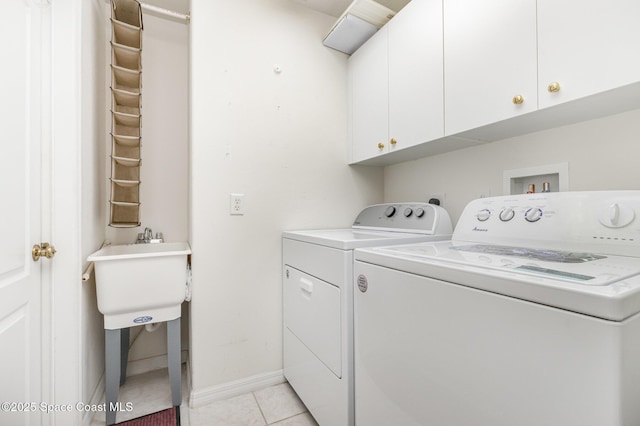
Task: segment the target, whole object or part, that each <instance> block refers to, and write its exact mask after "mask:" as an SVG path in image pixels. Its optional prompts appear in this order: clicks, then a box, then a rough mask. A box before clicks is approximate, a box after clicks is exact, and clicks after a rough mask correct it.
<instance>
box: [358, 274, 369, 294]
mask: <svg viewBox="0 0 640 426" xmlns="http://www.w3.org/2000/svg"><path fill="white" fill-rule="evenodd" d="M367 288H369V283H368V282H367V277H365V276H364V275H362V274H360V275H358V289H359V290H360V291H361V292H363V293H364V292H365V291H367Z"/></svg>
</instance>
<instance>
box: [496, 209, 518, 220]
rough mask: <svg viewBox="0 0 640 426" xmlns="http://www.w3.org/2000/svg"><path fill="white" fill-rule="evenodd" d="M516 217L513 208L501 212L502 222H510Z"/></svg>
mask: <svg viewBox="0 0 640 426" xmlns="http://www.w3.org/2000/svg"><path fill="white" fill-rule="evenodd" d="M515 215H516V212H514V211H513V209H512V208H511V207H507V208H505V209H502V211H501V212H500V220H501V221H503V222H509V221H510V220H511V219H513V216H515Z"/></svg>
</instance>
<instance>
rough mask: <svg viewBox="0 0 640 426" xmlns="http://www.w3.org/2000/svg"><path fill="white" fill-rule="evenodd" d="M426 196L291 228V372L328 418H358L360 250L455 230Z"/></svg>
mask: <svg viewBox="0 0 640 426" xmlns="http://www.w3.org/2000/svg"><path fill="white" fill-rule="evenodd" d="M451 232H452V226H451V219H450V218H449V214H448V213H447V211H446V210H445V209H443V208H441V207H439V206H436V205H433V204H425V203H393V204H378V205H374V206H370V207H367V208H365V209H364V210H362V211H361V212H360V213H359V214H358V216H357V217H356V219H355V221H354V222H353V226H352V227H351V229H323V230H310V231H290V232H284V233H283V236H282V252H283V256H282V257H283V264H284V266H283V305H284V375H285V377H286V379H287V380H288V381H289V383H290V384H291V386H292V387H293V388H294V389H295V391H296V393H297V394H298V395H299V396H300V398H301V400H302V402H304V404H305V405H306V406H307V408H308V409H309V412H310V413H311V414H312V416H313V417H314V418H315V419H316V421H317V422H318V423H319V424H320V425H326V426H348V425H351V426H352V425H354V412H355V411H354V385H353V383H354V378H353V286H352V282H353V250H354V249H355V248H358V247H371V246H378V245H390V244H406V243H410V242H419V241H436V240H444V239H449V238H451Z"/></svg>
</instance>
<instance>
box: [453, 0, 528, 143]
mask: <svg viewBox="0 0 640 426" xmlns="http://www.w3.org/2000/svg"><path fill="white" fill-rule="evenodd" d="M536 65H537V58H536V0H487V1H477V0H444V96H445V113H444V117H445V118H444V119H445V134H446V135H452V134H456V133H459V132H462V131H465V130H469V129H473V128H476V127H480V126H483V125H486V124H490V123H495V122H498V121H501V120H504V119H506V118H510V117H513V116H516V115H519V114H523V113H526V112H530V111H534V110H536V109H537V69H536V68H537V67H536ZM517 95H519V96H522V98H523V102H522V103H521V104H514V103H513V98H514V96H517Z"/></svg>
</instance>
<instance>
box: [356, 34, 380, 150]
mask: <svg viewBox="0 0 640 426" xmlns="http://www.w3.org/2000/svg"><path fill="white" fill-rule="evenodd" d="M387 31H388V27H386V26H385V27H382V28H381V29H380V30H379V31H378V32H377V33H376V34H374V36H373V37H371V38H370V39H369V41H367V42H366V43H365V44H364V45H363V46H362V47H360V49H358V50H357V51H356V52H355V53H354V54H353V55H351V57H350V58H349V88H350V92H351V93H350V95H351V99H350V103H351V108H350V110H351V111H350V112H351V120H350V122H351V162H357V161H361V160H365V159H367V158H371V157H374V156H376V155H379V154H382V153H384V152H387V150H386V149H385V148H386V146H387V135H388V133H389V70H388V65H387V64H388V56H387V50H388V48H387V46H388V37H387Z"/></svg>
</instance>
